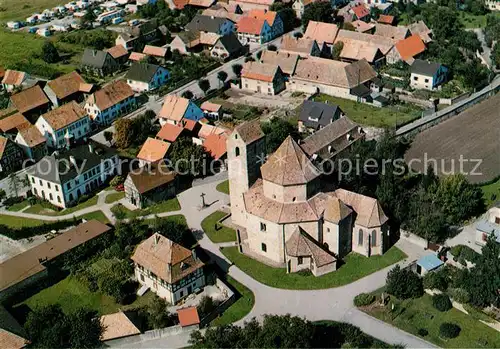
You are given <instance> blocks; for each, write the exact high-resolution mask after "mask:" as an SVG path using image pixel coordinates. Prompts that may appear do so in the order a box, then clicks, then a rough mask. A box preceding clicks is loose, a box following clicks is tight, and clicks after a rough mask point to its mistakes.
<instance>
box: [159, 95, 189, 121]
mask: <svg viewBox="0 0 500 349" xmlns="http://www.w3.org/2000/svg"><path fill="white" fill-rule="evenodd" d="M188 107H189V99H187V98H184V97H180V96H176V95H168V96H166V97H165V99H164V100H163V106H162V107H161V110H160V112H159V113H158V117H160V118H162V119H169V120H173V121H181V120H182V119H183V118H184V114H185V113H186V111H187V109H188Z"/></svg>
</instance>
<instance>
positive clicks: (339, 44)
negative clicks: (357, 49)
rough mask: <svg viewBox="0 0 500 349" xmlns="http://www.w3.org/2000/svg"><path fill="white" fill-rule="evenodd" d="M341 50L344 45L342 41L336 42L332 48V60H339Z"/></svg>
mask: <svg viewBox="0 0 500 349" xmlns="http://www.w3.org/2000/svg"><path fill="white" fill-rule="evenodd" d="M343 48H344V43H343V42H342V41H339V42H336V43H335V45H333V48H332V58H333V59H339V57H340V53H341V52H342V49H343Z"/></svg>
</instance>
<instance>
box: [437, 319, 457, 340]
mask: <svg viewBox="0 0 500 349" xmlns="http://www.w3.org/2000/svg"><path fill="white" fill-rule="evenodd" d="M460 330H461V329H460V327H459V326H458V325H456V324H453V323H451V322H443V323H442V324H441V326H439V336H440V337H442V338H455V337H458V335H459V334H460Z"/></svg>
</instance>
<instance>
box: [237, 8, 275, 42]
mask: <svg viewBox="0 0 500 349" xmlns="http://www.w3.org/2000/svg"><path fill="white" fill-rule="evenodd" d="M245 16H248V17H253V18H256V19H264V20H266V22H267V23H268V24H269V26H270V27H271V31H272V35H271V36H272V37H271V39H274V38H277V37H278V36H280V35H283V33H284V28H283V20H282V19H281V16H280V15H279V14H278V12H276V11H269V10H259V9H253V10H250V11H248V12H246V13H245Z"/></svg>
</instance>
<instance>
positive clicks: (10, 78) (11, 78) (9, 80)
mask: <svg viewBox="0 0 500 349" xmlns="http://www.w3.org/2000/svg"><path fill="white" fill-rule="evenodd" d="M26 77H27V74H26V73H25V72H22V71H17V70H10V69H8V70H6V71H5V74H4V76H3V79H2V84H6V85H14V86H20V85H21V84H22V83H23V81H24V80H25V79H26Z"/></svg>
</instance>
